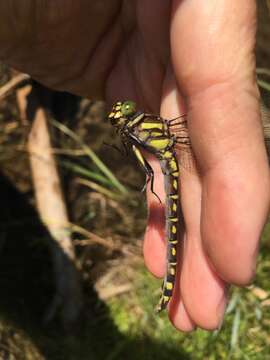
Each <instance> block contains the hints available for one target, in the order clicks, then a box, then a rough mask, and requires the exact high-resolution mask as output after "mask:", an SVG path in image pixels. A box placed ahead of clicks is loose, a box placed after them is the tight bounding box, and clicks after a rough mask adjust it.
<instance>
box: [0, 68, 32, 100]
mask: <svg viewBox="0 0 270 360" xmlns="http://www.w3.org/2000/svg"><path fill="white" fill-rule="evenodd" d="M29 79H30V76H29V75H27V74H19V75H16V76H14V77H13V78H12V79H11V80H9V81H8V82H7V83H6V84H5V85H3V86H1V88H0V100H1V99H3V98H4V97H6V96H7V95H8V93H9V92H10V91H11V90H13V89H14V88H15V87H16V86H18V85H19V84H20V83H22V82H23V81H26V80H29Z"/></svg>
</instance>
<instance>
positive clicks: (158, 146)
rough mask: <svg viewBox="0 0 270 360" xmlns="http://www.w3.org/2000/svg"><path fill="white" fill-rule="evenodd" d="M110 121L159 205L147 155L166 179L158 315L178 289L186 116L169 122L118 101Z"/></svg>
mask: <svg viewBox="0 0 270 360" xmlns="http://www.w3.org/2000/svg"><path fill="white" fill-rule="evenodd" d="M108 119H109V120H110V121H111V124H112V125H113V126H114V127H115V129H116V131H117V133H119V135H120V137H121V140H122V142H123V144H124V146H125V148H127V147H131V149H132V151H133V153H134V154H135V156H136V158H137V160H138V162H139V164H140V165H141V167H142V168H143V170H144V171H145V173H146V184H147V183H149V182H150V188H151V191H152V193H153V194H154V195H155V196H156V197H157V198H158V200H159V201H160V202H161V200H160V198H159V196H158V195H157V194H156V193H155V191H154V172H153V169H152V167H151V165H150V164H149V163H148V161H147V160H146V158H145V156H144V151H146V152H149V153H151V154H153V155H154V156H155V157H156V158H157V159H158V161H159V163H160V166H161V170H162V173H163V176H164V187H165V194H166V201H165V218H166V222H165V224H166V225H165V228H166V229H165V236H166V241H167V262H166V272H165V276H164V279H163V284H162V288H161V296H160V300H159V303H158V305H157V308H156V311H157V312H160V311H162V310H164V309H165V308H166V307H167V305H168V303H169V301H170V299H171V297H172V295H173V290H174V285H175V277H176V269H177V250H178V239H179V224H180V210H181V209H180V203H179V184H178V178H179V165H178V161H177V157H176V148H177V146H178V145H179V144H180V145H182V146H186V147H187V148H189V147H190V141H189V137H188V135H187V131H186V129H187V128H186V120H185V116H184V115H181V116H180V117H177V118H174V119H171V120H167V119H164V118H162V117H160V116H158V115H153V114H148V113H145V112H143V111H139V110H137V107H136V104H135V103H134V102H133V101H124V102H121V101H118V102H116V103H115V104H114V105H113V107H112V110H111V112H110V113H109V115H108ZM174 130H175V131H174ZM142 150H144V151H142Z"/></svg>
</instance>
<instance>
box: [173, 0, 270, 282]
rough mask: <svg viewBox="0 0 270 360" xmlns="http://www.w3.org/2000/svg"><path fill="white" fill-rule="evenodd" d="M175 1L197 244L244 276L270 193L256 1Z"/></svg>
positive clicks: (225, 273) (222, 270)
mask: <svg viewBox="0 0 270 360" xmlns="http://www.w3.org/2000/svg"><path fill="white" fill-rule="evenodd" d="M179 4H180V2H179V1H175V2H174V5H175V8H174V12H173V14H174V16H173V26H172V33H171V39H172V49H173V50H172V51H173V62H174V68H175V72H176V76H177V79H178V81H179V83H180V84H181V86H182V89H183V91H184V92H185V94H186V95H187V98H188V106H189V130H190V136H191V141H192V145H193V149H194V152H195V156H196V159H197V161H198V164H199V169H200V173H201V177H202V201H201V202H202V213H201V233H202V237H203V247H204V249H205V250H206V252H207V253H208V256H209V258H210V261H211V263H212V264H213V266H214V268H215V269H216V271H217V273H218V274H219V275H220V276H221V277H222V278H223V279H224V280H226V281H227V282H229V283H235V284H241V285H242V284H247V283H248V282H250V280H251V278H252V276H253V274H254V270H255V261H256V254H257V249H258V240H259V237H260V233H261V230H262V227H263V224H264V222H265V220H266V217H267V213H268V208H269V198H270V195H269V188H270V186H269V169H268V163H267V157H266V152H265V149H264V144H263V135H262V129H261V126H260V118H259V106H258V91H257V88H256V84H255V80H254V79H255V76H254V70H255V67H254V58H253V55H252V54H253V52H252V51H253V46H254V41H255V40H254V38H255V2H254V1H251V0H248V1H247V0H239V1H237V2H235V1H233V0H229V1H228V0H226V1H225V0H223V1H221V2H220V3H219V6H216V2H213V1H210V0H208V1H204V2H202V3H201V4H200V7H198V6H197V5H198V4H197V2H196V1H194V0H190V1H186V2H181V6H179ZM192 18H193V19H194V18H196V22H194V24H193V26H192V27H190V26H189V24H190V19H192ZM174 49H175V50H174ZM210 63H211V66H209V64H210Z"/></svg>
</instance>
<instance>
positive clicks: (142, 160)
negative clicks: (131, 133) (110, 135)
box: [132, 145, 161, 203]
mask: <svg viewBox="0 0 270 360" xmlns="http://www.w3.org/2000/svg"><path fill="white" fill-rule="evenodd" d="M132 150H133V152H134V154H135V156H136V158H137V160H138V162H139V164H140V165H141V167H142V168H143V170H144V172H145V174H146V176H147V179H146V182H145V184H144V187H143V189H142V191H144V190H145V189H146V186H147V184H148V183H149V181H150V182H151V183H150V189H151V192H152V193H153V194H154V195H155V196H156V198H157V199H158V201H159V202H160V203H161V200H160V197H159V196H158V194H157V193H156V192H155V191H154V171H153V169H152V168H151V166H150V164H149V163H148V162H147V161H146V159H145V158H144V156H143V154H142V153H141V151H140V149H139V148H137V147H136V146H135V145H132Z"/></svg>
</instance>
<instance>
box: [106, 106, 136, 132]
mask: <svg viewBox="0 0 270 360" xmlns="http://www.w3.org/2000/svg"><path fill="white" fill-rule="evenodd" d="M136 112H137V110H136V104H135V103H134V102H133V101H125V102H121V101H118V102H117V103H115V104H114V105H113V107H112V111H111V112H110V114H109V115H108V118H109V119H110V120H111V123H112V125H113V126H115V127H117V128H121V127H123V126H124V125H125V124H126V123H127V122H128V121H129V120H130V119H131V118H132V117H133V116H134V115H135V114H136Z"/></svg>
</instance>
